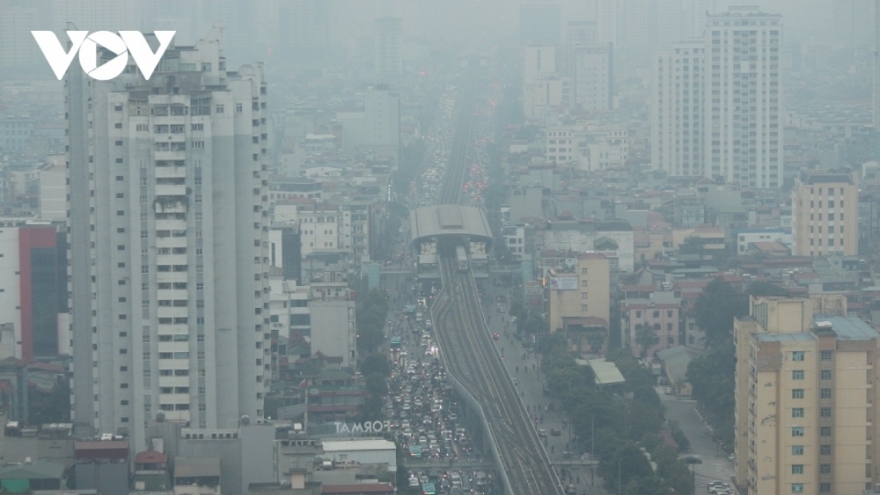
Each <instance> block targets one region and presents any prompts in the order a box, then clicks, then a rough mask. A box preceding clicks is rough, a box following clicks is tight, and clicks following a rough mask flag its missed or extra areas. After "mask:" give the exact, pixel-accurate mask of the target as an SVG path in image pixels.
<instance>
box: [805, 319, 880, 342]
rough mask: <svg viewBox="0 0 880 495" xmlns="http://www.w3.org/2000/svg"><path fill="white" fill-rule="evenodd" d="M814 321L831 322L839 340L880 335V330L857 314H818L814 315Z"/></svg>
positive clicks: (869, 337)
mask: <svg viewBox="0 0 880 495" xmlns="http://www.w3.org/2000/svg"><path fill="white" fill-rule="evenodd" d="M813 321H814V322H816V323H819V322H822V321H827V322H830V323H831V330H832V331H834V333H836V334H837V338H838V339H839V340H871V339H875V338H877V337H880V332H877V330H875V329H874V328H873V327H872V326H871V325H868V324H867V323H865V322H864V320H862V319H861V318H859V317H857V316H836V315H835V316H823V315H818V316H815V317H813Z"/></svg>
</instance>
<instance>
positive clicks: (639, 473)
mask: <svg viewBox="0 0 880 495" xmlns="http://www.w3.org/2000/svg"><path fill="white" fill-rule="evenodd" d="M598 474H599V476H601V477H602V479H603V480H605V488H606V489H608V490H609V491H612V490H613V491H615V492H616V491H617V486H618V480H620V483H621V485H622V486H624V487H625V486H627V485H629V482H630V481H631V480H635V479H637V478H648V477H651V476H653V474H654V471H653V470H652V469H651V465H650V464H649V463H648V459H647V458H646V457H645V455H644V453H642V450H641V449H640V448H639V446H638V445H637V444H636V443H635V442H629V441H628V442H624V443H622V444H620V445H619V446H618V448H617V450H616V451H615V452H614V454H613V455H611V456H607V457H606V458H604V459H600V460H599V473H598ZM639 495H642V494H639Z"/></svg>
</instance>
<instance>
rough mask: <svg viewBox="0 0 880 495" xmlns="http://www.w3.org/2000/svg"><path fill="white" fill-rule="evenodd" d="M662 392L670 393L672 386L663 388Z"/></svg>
mask: <svg viewBox="0 0 880 495" xmlns="http://www.w3.org/2000/svg"><path fill="white" fill-rule="evenodd" d="M664 392H665V393H666V395H672V387H666V388H665V389H664Z"/></svg>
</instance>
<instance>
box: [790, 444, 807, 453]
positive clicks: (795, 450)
mask: <svg viewBox="0 0 880 495" xmlns="http://www.w3.org/2000/svg"><path fill="white" fill-rule="evenodd" d="M791 455H804V446H803V445H792V446H791Z"/></svg>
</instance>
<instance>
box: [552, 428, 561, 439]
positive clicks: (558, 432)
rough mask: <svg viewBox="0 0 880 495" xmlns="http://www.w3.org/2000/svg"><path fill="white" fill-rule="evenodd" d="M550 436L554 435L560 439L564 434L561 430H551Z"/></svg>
mask: <svg viewBox="0 0 880 495" xmlns="http://www.w3.org/2000/svg"><path fill="white" fill-rule="evenodd" d="M550 434H551V435H553V436H554V437H558V436H560V435H562V432H561V431H559V430H556V429H553V428H550Z"/></svg>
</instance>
